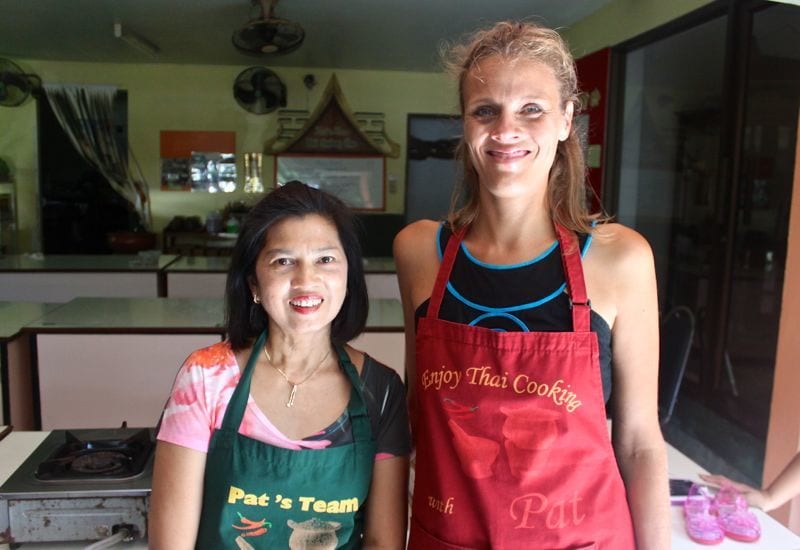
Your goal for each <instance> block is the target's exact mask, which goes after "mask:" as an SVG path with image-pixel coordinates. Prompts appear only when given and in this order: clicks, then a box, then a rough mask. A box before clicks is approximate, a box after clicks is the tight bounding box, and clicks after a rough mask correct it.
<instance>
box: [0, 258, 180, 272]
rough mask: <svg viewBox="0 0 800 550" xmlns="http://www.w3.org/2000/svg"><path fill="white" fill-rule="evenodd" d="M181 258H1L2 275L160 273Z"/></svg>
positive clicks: (0, 270)
mask: <svg viewBox="0 0 800 550" xmlns="http://www.w3.org/2000/svg"><path fill="white" fill-rule="evenodd" d="M176 259H178V256H174V255H171V254H160V255H159V256H158V257H157V258H156V259H155V261H150V260H149V259H148V258H146V257H144V256H140V255H136V254H91V255H90V254H69V255H67V254H64V255H58V254H47V255H45V254H19V255H12V256H2V257H0V272H3V271H10V272H20V271H22V272H25V271H36V272H38V271H159V270H161V269H164V268H165V267H167V266H168V265H169V264H171V263H172V262H174V261H175V260H176Z"/></svg>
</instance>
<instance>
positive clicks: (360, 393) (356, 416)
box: [335, 344, 372, 442]
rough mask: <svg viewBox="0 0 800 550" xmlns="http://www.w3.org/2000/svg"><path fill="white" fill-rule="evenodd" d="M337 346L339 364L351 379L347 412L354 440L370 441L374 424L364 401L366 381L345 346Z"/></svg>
mask: <svg viewBox="0 0 800 550" xmlns="http://www.w3.org/2000/svg"><path fill="white" fill-rule="evenodd" d="M335 348H336V353H337V355H338V356H339V365H341V367H342V370H344V373H345V374H346V375H347V378H348V379H349V380H350V388H351V389H350V401H349V403H348V404H347V413H348V414H349V415H350V426H351V429H352V430H353V441H355V442H362V441H369V440H371V439H372V425H371V424H370V421H369V414H368V413H367V404H366V402H365V401H364V381H363V380H361V377H360V376H358V371H357V370H356V367H355V365H353V363H352V361H350V356H349V355H347V352H346V351H345V349H344V346H341V345H339V344H336V345H335Z"/></svg>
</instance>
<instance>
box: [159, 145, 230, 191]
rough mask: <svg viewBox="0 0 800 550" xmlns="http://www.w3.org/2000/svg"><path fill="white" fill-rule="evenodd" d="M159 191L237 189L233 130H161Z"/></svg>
mask: <svg viewBox="0 0 800 550" xmlns="http://www.w3.org/2000/svg"><path fill="white" fill-rule="evenodd" d="M160 138H161V144H160V149H161V151H160V152H161V190H162V191H204V192H208V193H219V192H224V193H230V192H232V191H235V190H236V157H235V153H236V132H217V131H213V132H189V131H177V130H162V131H161V133H160Z"/></svg>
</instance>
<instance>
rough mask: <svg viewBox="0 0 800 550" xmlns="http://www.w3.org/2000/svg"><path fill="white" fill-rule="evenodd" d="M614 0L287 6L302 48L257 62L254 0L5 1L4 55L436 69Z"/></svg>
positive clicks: (293, 2)
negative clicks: (535, 24)
mask: <svg viewBox="0 0 800 550" xmlns="http://www.w3.org/2000/svg"><path fill="white" fill-rule="evenodd" d="M610 1H611V0H347V1H345V0H280V1H279V2H278V3H277V4H276V5H275V17H279V18H282V19H288V20H291V21H295V22H297V23H299V24H300V25H301V26H302V27H303V28H304V29H305V32H306V39H305V42H304V43H303V44H302V46H300V48H299V49H298V50H297V51H295V52H292V53H289V54H287V55H285V56H262V57H251V56H248V55H245V54H242V53H239V52H238V51H237V50H236V49H234V47H233V45H232V44H231V35H232V34H233V31H234V30H236V29H238V28H240V27H241V26H243V25H244V24H245V23H246V22H247V21H248V20H250V19H254V18H256V17H259V16H260V12H261V10H260V7H259V6H258V5H253V4H252V3H251V0H0V57H6V58H10V59H12V60H17V59H48V60H60V61H63V60H70V61H95V62H106V63H179V64H204V65H206V64H212V65H213V64H221V65H256V64H257V65H267V66H293V67H330V68H338V69H345V68H347V69H369V70H399V71H437V70H440V68H439V65H438V57H437V53H436V52H437V50H438V46H439V44H440V43H441V41H442V40H458V39H459V38H460V37H462V36H463V35H464V34H465V33H467V32H469V31H471V30H473V29H475V28H477V27H480V26H483V25H486V24H489V23H491V22H494V21H497V20H501V19H527V20H536V21H540V22H542V23H544V24H546V25H548V26H551V27H556V28H559V27H568V26H570V25H571V24H573V23H575V22H577V21H579V20H581V19H583V18H584V17H587V16H588V15H590V14H592V13H593V12H595V11H596V10H597V9H598V8H600V7H602V6H603V5H605V4H607V3H609V2H610ZM115 22H118V23H122V25H123V28H124V29H125V30H131V31H133V32H135V33H136V34H137V35H139V36H141V37H143V38H145V39H146V40H147V41H149V42H152V43H154V44H155V45H157V46H158V48H159V49H160V52H159V53H158V54H157V55H155V56H153V57H151V56H149V55H147V54H145V53H142V52H141V51H139V50H137V49H135V48H133V47H131V46H130V45H128V44H127V43H125V42H123V41H122V40H120V39H118V38H116V37H115V36H114V23H115Z"/></svg>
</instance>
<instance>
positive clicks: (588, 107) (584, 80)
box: [575, 48, 610, 211]
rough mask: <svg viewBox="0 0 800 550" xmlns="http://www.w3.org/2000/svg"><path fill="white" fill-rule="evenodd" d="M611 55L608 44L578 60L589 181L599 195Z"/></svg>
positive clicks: (596, 208) (600, 193) (603, 161)
mask: <svg viewBox="0 0 800 550" xmlns="http://www.w3.org/2000/svg"><path fill="white" fill-rule="evenodd" d="M609 59H610V50H609V49H608V48H606V49H603V50H600V51H597V52H595V53H592V54H589V55H587V56H585V57H582V58H580V59H578V60H576V61H575V65H576V67H577V69H578V87H579V89H580V90H581V91H582V92H583V96H584V105H583V112H582V113H581V115H586V116H588V136H587V137H588V139H587V144H588V149H589V150H588V155H587V157H588V158H587V161H588V162H587V169H588V178H589V185H591V186H592V188H593V189H594V192H595V193H596V194H597V196H598V197H602V191H603V165H604V163H605V135H606V116H607V106H608V70H609ZM599 207H600V205H599V201H598V200H597V199H594V200H593V203H592V209H593V210H595V211H596V210H598V209H599Z"/></svg>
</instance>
